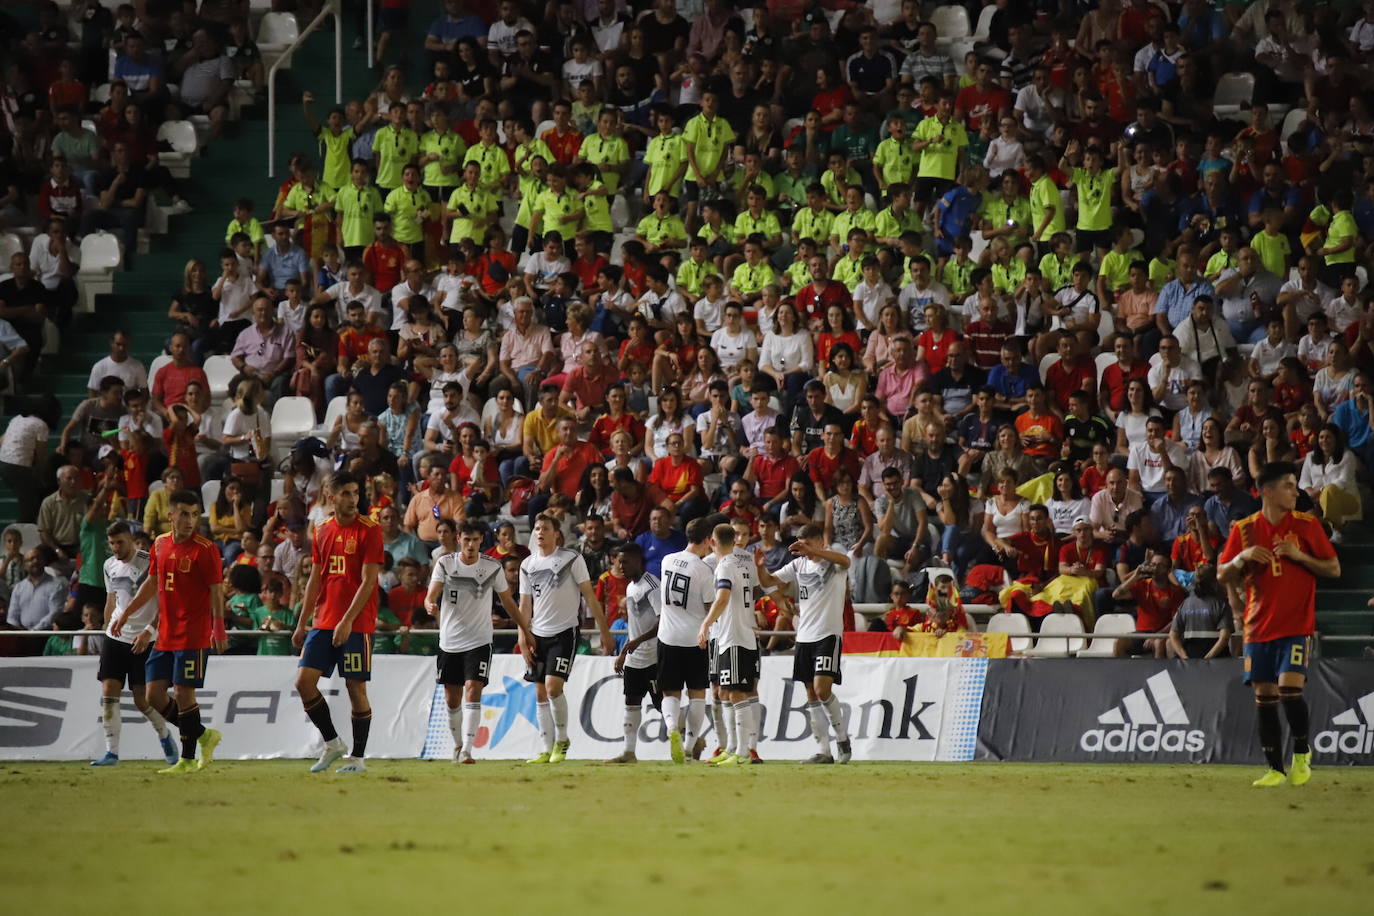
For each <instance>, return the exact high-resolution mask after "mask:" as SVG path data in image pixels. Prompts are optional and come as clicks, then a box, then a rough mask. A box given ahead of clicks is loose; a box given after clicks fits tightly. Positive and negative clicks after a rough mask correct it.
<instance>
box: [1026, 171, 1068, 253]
mask: <svg viewBox="0 0 1374 916" xmlns="http://www.w3.org/2000/svg"><path fill="white" fill-rule="evenodd" d="M1050 207H1053V208H1054V216H1052V217H1050V224H1049V225H1048V226H1046V227H1045V231H1044V232H1042V233H1041V234H1040V235H1039V236H1035V237H1034V238H1032V241H1036V242H1046V241H1049V238H1050V236H1052V235H1054V234H1055V233H1056V232H1063V231H1064V201H1063V199H1062V198H1061V197H1060V196H1059V187H1058V185H1056V184H1055V183H1054V182H1053V181H1050V176H1048V175H1041V176H1040V178H1039V179H1037V180H1036V182H1035V184H1033V185H1031V192H1030V211H1031V226H1030V231H1031V234H1032V236H1034V234H1035V230H1036V229H1038V228H1039V227H1040V224H1041V223H1042V222H1044V220H1045V214H1046V213H1048V212H1049V211H1050Z"/></svg>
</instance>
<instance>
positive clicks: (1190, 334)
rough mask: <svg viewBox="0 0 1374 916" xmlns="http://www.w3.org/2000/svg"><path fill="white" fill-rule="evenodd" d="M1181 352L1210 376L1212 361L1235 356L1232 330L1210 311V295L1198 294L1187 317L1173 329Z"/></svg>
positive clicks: (1211, 307) (1213, 368) (1212, 368)
mask: <svg viewBox="0 0 1374 916" xmlns="http://www.w3.org/2000/svg"><path fill="white" fill-rule="evenodd" d="M1174 336H1175V337H1176V338H1178V345H1179V347H1180V348H1181V349H1182V352H1183V353H1184V354H1185V355H1186V356H1188V357H1189V358H1190V359H1192V360H1193V361H1194V362H1196V363H1197V364H1198V365H1199V366H1201V367H1202V368H1203V371H1204V372H1207V373H1208V374H1209V375H1210V374H1211V373H1212V372H1213V371H1215V368H1216V365H1215V363H1214V362H1213V360H1218V359H1221V358H1223V357H1226V356H1235V355H1236V354H1237V353H1238V352H1239V351H1238V349H1237V347H1236V339H1235V338H1234V337H1232V336H1231V329H1230V327H1228V326H1227V324H1226V322H1224V321H1222V320H1220V319H1219V318H1218V317H1217V316H1216V313H1215V312H1214V310H1213V305H1212V297H1211V296H1198V297H1197V298H1196V299H1194V300H1193V309H1192V311H1191V312H1190V313H1189V314H1188V317H1187V318H1185V319H1183V321H1181V322H1179V325H1178V327H1176V328H1174Z"/></svg>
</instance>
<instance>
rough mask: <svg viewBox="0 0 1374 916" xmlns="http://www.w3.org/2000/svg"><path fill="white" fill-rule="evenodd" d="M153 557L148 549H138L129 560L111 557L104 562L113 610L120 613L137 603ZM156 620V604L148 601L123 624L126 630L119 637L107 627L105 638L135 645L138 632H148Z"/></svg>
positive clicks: (106, 584)
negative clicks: (112, 599)
mask: <svg viewBox="0 0 1374 916" xmlns="http://www.w3.org/2000/svg"><path fill="white" fill-rule="evenodd" d="M149 560H150V557H149V554H148V551H146V550H136V551H134V555H133V556H132V557H130V558H129V559H127V560H121V559H120V558H119V557H116V556H111V557H108V558H107V559H106V560H105V565H104V568H103V570H102V572H103V574H104V578H105V591H107V592H109V593H110V594H112V595H114V596H115V604H114V610H115V613H116V614H118V613H119V612H120V611H122V610H124V609H125V608H126V607H128V606H129V602H130V601H132V600H134V595H135V594H137V593H138V590H139V588H140V587H141V586H142V585H143V580H144V579H146V578H148V563H149ZM156 619H157V605H156V604H154V603H153V602H151V601H149V602H147V603H146V604H144V605H143V607H141V608H139V609H138V613H136V614H134V615H133V616H132V617H130V618H129V619H128V620H126V621H125V622H124V629H123V630H122V631H121V632H120V635H119V636H116V635H114V634H113V633H111V632H110V630H109V627H106V628H105V635H106V636H108V637H110V638H111V639H117V640H119V641H120V642H123V643H132V642H133V641H134V640H135V639H136V638H137V637H138V634H139V633H142V632H143V631H144V630H146V629H148V625H149V624H150V623H152V622H153V621H154V620H156Z"/></svg>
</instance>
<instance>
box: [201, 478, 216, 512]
mask: <svg viewBox="0 0 1374 916" xmlns="http://www.w3.org/2000/svg"><path fill="white" fill-rule="evenodd" d="M219 486H220V483H219V481H218V480H207V481H205V483H203V484H201V485H200V502H201V505H202V506H204V507H205V511H206V512H207V513H208V512H209V511H210V507H211V506H212V505H214V503H215V500H217V499H219Z"/></svg>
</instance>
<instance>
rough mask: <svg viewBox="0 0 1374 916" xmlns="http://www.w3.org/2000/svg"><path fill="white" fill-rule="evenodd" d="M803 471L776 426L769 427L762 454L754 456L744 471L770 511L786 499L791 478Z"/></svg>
mask: <svg viewBox="0 0 1374 916" xmlns="http://www.w3.org/2000/svg"><path fill="white" fill-rule="evenodd" d="M800 470H801V465H800V464H799V463H798V462H797V459H796V458H793V457H792V456H791V455H789V454H788V453H787V440H786V439H784V438H783V434H782V433H781V432H779V431H778V430H777V429H770V430H768V432H766V433H764V436H763V454H761V455H755V456H754V457H753V458H752V459H751V460H750V461H749V467H748V469H747V470H745V472H744V479H745V481H746V482H747V483H748V484H749V485H750V486H752V487H754V493H755V495H756V496H758V498H759V500H760V501H762V503H763V508H764V509H765V510H770V509H772V508H774V507H775V506H777V505H778V504H779V503H781V502H783V501H784V500H785V499H787V485H788V481H790V480H791V479H792V475H793V474H795V473H797V472H798V471H800Z"/></svg>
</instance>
